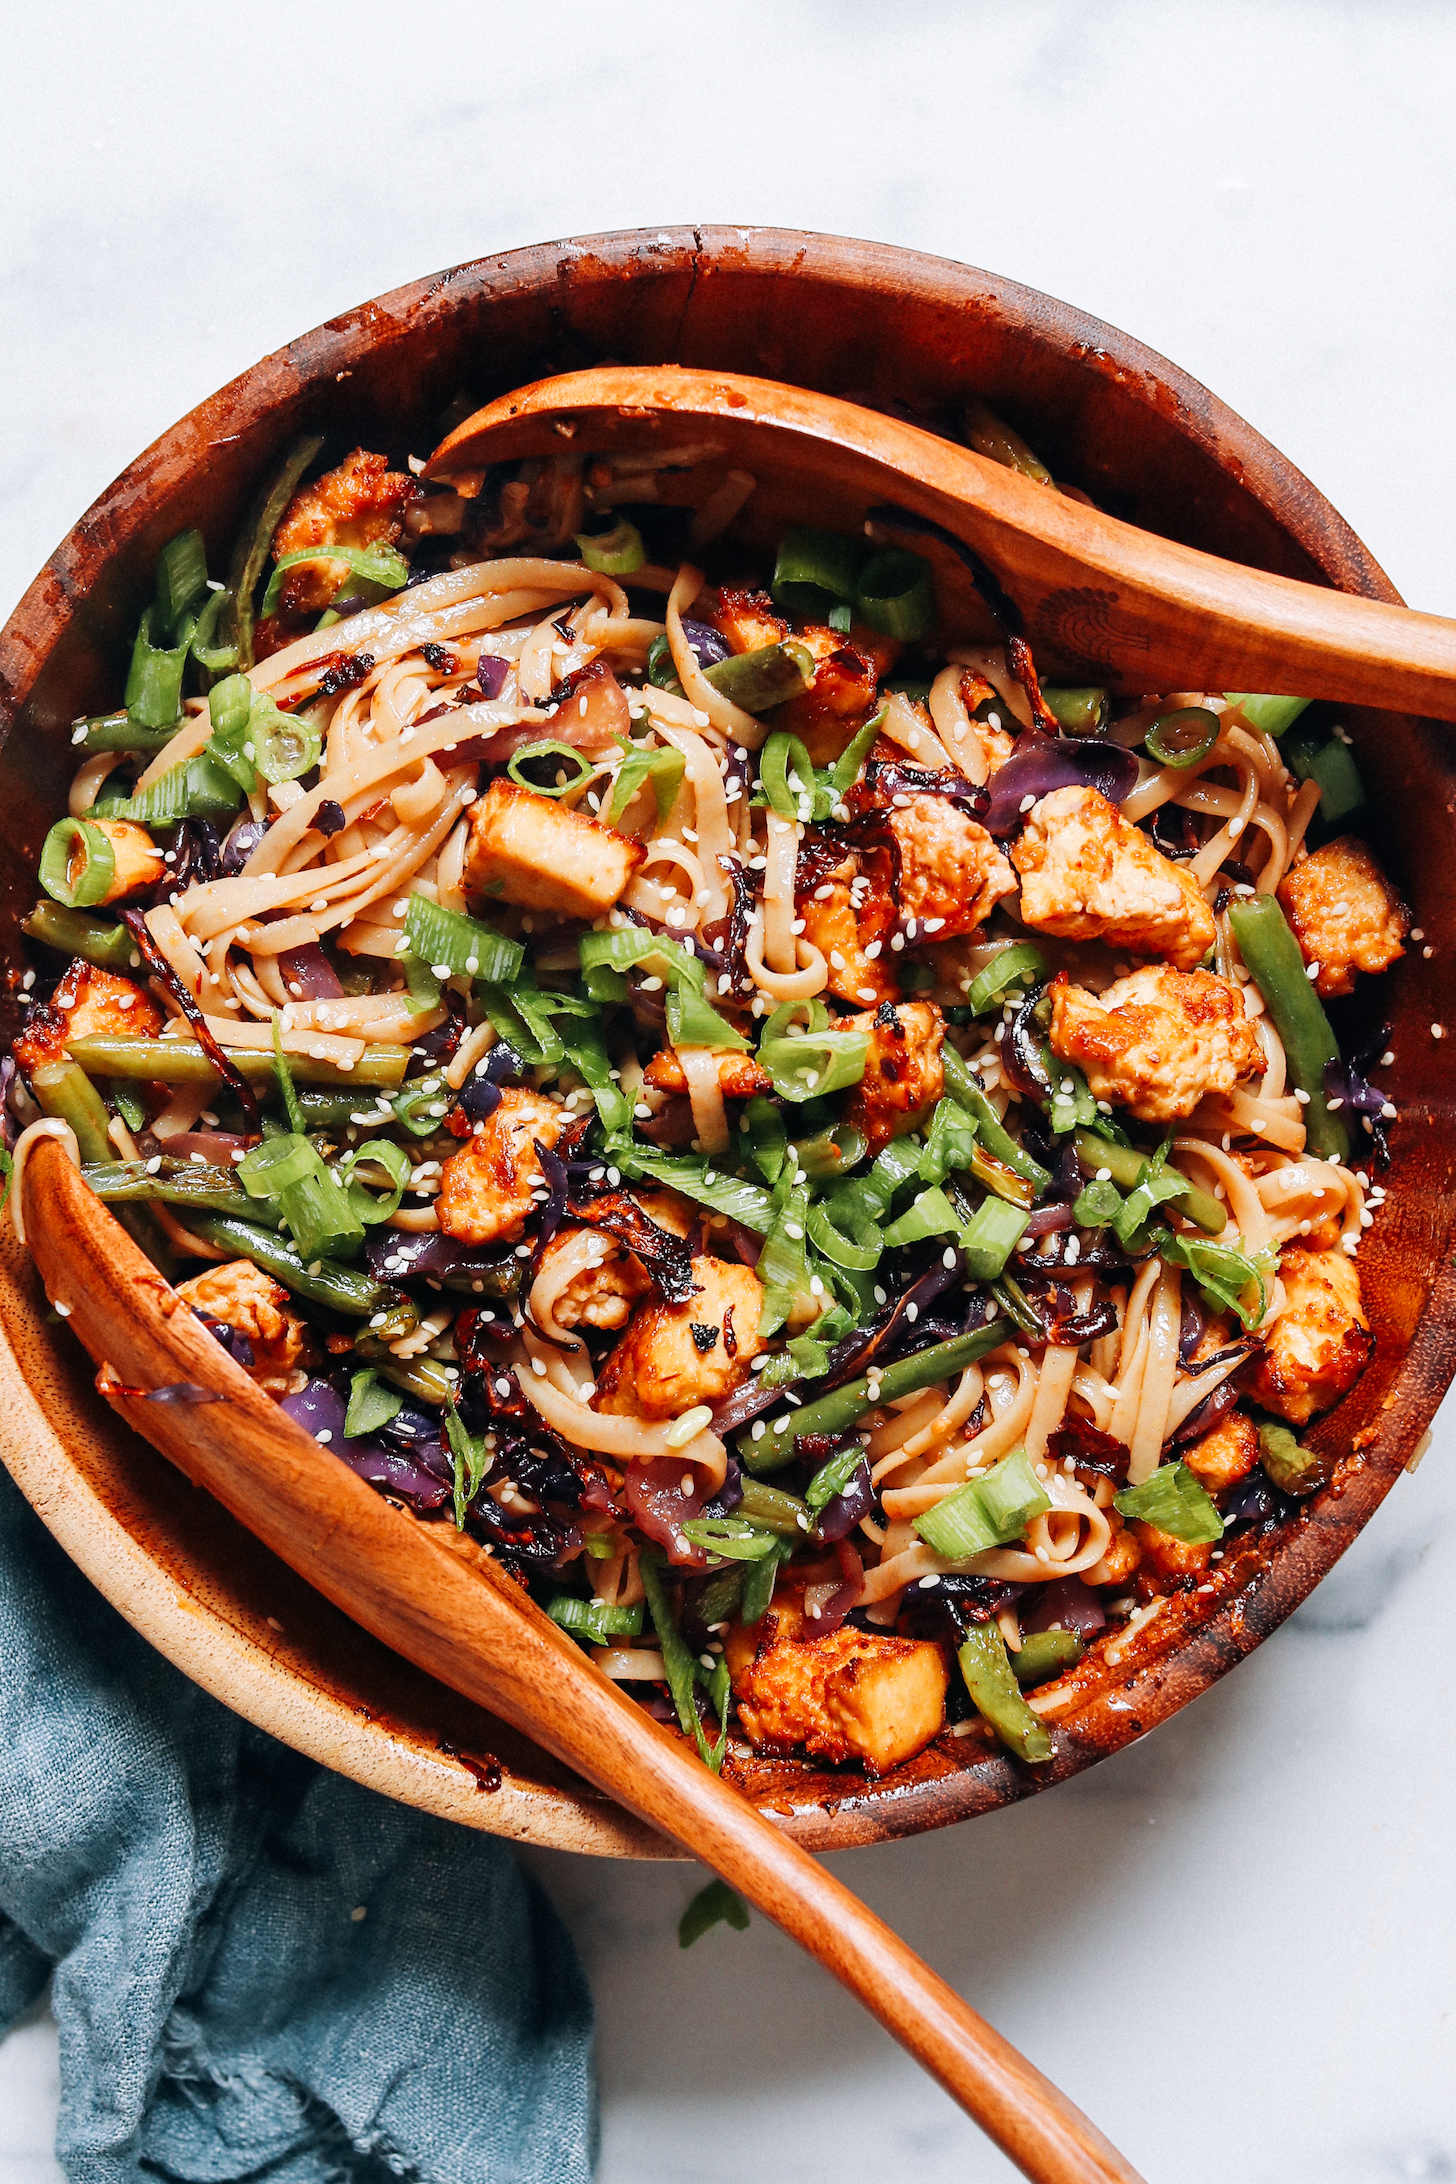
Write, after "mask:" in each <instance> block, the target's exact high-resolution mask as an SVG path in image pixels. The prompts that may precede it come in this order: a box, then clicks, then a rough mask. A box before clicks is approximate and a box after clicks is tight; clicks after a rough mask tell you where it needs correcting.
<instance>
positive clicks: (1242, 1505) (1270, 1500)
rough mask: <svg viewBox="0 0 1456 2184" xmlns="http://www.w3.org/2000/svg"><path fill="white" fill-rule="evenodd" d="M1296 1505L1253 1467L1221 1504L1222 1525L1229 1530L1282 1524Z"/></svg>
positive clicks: (1269, 1479) (1290, 1515)
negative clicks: (1250, 1525)
mask: <svg viewBox="0 0 1456 2184" xmlns="http://www.w3.org/2000/svg"><path fill="white" fill-rule="evenodd" d="M1298 1507H1299V1504H1298V1502H1296V1501H1291V1499H1290V1498H1289V1496H1288V1495H1287V1494H1281V1493H1280V1491H1279V1489H1278V1487H1277V1486H1275V1484H1274V1482H1273V1480H1272V1479H1271V1478H1270V1477H1269V1475H1268V1473H1267V1472H1266V1471H1263V1470H1261V1469H1260V1468H1259V1466H1258V1465H1257V1464H1256V1465H1255V1466H1254V1469H1253V1470H1252V1471H1251V1472H1250V1473H1249V1475H1248V1477H1247V1478H1246V1479H1241V1480H1240V1482H1239V1484H1238V1485H1237V1486H1236V1487H1235V1488H1234V1490H1233V1492H1232V1493H1231V1494H1230V1496H1229V1498H1228V1500H1227V1501H1226V1502H1225V1503H1224V1505H1223V1514H1224V1522H1225V1525H1226V1526H1228V1527H1232V1526H1234V1525H1236V1524H1269V1523H1275V1524H1282V1523H1283V1521H1284V1520H1285V1518H1286V1517H1292V1516H1293V1515H1294V1514H1295V1512H1296V1510H1297V1509H1298Z"/></svg>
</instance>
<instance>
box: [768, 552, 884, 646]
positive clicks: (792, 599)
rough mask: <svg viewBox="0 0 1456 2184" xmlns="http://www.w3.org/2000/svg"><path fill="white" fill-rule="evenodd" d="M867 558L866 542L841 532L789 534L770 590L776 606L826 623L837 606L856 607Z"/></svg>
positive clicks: (776, 566) (779, 557)
mask: <svg viewBox="0 0 1456 2184" xmlns="http://www.w3.org/2000/svg"><path fill="white" fill-rule="evenodd" d="M865 558H866V548H865V546H864V544H863V543H862V541H861V540H859V539H857V538H847V537H845V536H844V535H843V534H842V533H840V532H838V531H816V530H811V529H807V528H803V529H799V530H794V531H786V532H785V533H784V536H783V538H782V539H781V540H780V542H779V550H778V558H777V560H776V561H775V563H774V573H773V582H772V584H771V585H770V587H769V589H770V591H771V592H772V594H773V598H774V603H775V605H777V606H780V607H783V608H785V609H786V610H787V612H788V613H790V614H800V615H803V616H804V617H805V618H806V619H808V620H811V621H813V620H818V621H823V620H824V619H825V618H826V616H827V615H828V614H829V613H830V611H831V610H832V609H833V608H834V607H836V606H841V605H842V606H849V605H852V603H853V601H854V597H855V592H856V590H857V588H858V583H859V573H860V570H861V569H862V568H863V567H864V563H865ZM831 627H833V625H832V624H831Z"/></svg>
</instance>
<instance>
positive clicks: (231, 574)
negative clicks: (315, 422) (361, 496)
mask: <svg viewBox="0 0 1456 2184" xmlns="http://www.w3.org/2000/svg"><path fill="white" fill-rule="evenodd" d="M323 444H324V443H323V439H322V436H315V435H313V434H307V435H305V437H304V438H302V439H299V440H295V441H294V442H293V444H292V446H291V447H289V448H288V449H287V450H286V451H285V453H284V455H283V459H282V461H281V462H280V463H279V465H278V468H277V469H276V470H275V471H274V473H273V475H272V477H271V478H270V479H269V480H268V482H267V483H266V485H265V486H264V487H263V490H262V492H261V493H260V494H259V495H258V498H257V500H256V501H255V502H254V504H253V508H252V512H251V514H250V515H249V517H248V520H247V522H246V523H245V524H244V525H243V528H242V531H241V532H240V534H239V537H238V543H237V547H236V549H235V550H234V553H233V563H232V567H231V569H230V570H229V571H228V590H229V591H230V592H231V593H232V595H233V602H234V605H233V615H234V619H235V623H236V636H237V644H238V665H239V667H242V668H249V667H251V666H252V664H253V594H254V593H255V592H256V590H257V588H258V579H259V577H260V576H261V575H262V574H263V563H264V562H265V561H266V560H267V558H268V548H269V547H270V546H271V545H272V543H273V533H274V532H275V531H276V530H277V528H278V526H279V524H280V523H281V521H282V520H283V511H284V509H285V508H286V507H287V506H288V503H289V502H290V501H291V500H292V498H293V491H294V487H295V486H296V485H297V484H298V481H299V479H300V478H301V477H302V476H303V473H304V472H305V470H307V468H308V466H309V464H310V463H311V462H312V461H313V459H314V457H315V455H317V453H318V451H319V449H320V448H321V447H322V446H323Z"/></svg>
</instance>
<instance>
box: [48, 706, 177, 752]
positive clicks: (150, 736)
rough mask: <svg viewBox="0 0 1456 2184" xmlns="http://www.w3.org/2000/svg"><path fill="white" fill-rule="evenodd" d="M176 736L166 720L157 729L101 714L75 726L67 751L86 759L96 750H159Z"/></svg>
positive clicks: (172, 723) (123, 716) (121, 716)
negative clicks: (70, 749)
mask: <svg viewBox="0 0 1456 2184" xmlns="http://www.w3.org/2000/svg"><path fill="white" fill-rule="evenodd" d="M176 733H177V723H176V721H168V722H167V723H166V724H165V725H164V726H163V727H161V728H143V727H141V726H139V724H138V723H137V722H136V721H134V720H133V719H132V717H131V715H130V713H125V712H123V713H103V714H100V715H99V716H98V717H97V718H96V719H95V720H87V721H78V722H77V723H76V726H75V728H73V729H72V731H71V748H72V750H73V751H74V752H76V753H77V755H78V756H79V755H84V756H86V757H87V758H90V757H92V756H94V754H95V753H96V752H97V751H160V750H161V748H162V746H163V745H164V744H166V743H170V742H171V740H172V738H173V736H175V735H176Z"/></svg>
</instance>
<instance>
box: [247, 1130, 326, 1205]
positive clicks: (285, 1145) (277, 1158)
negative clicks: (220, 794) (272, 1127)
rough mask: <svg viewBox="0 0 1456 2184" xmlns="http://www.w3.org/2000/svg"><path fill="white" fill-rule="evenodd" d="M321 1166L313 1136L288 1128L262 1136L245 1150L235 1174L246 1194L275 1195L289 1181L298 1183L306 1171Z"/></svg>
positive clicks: (307, 1173)
mask: <svg viewBox="0 0 1456 2184" xmlns="http://www.w3.org/2000/svg"><path fill="white" fill-rule="evenodd" d="M322 1166H323V1161H322V1159H321V1157H320V1154H319V1150H318V1147H317V1146H316V1145H315V1144H314V1142H313V1140H312V1139H311V1138H306V1137H298V1136H296V1135H295V1134H294V1133H293V1132H292V1131H289V1132H286V1133H284V1134H283V1135H281V1136H279V1137H270V1138H264V1139H263V1141H262V1143H261V1144H259V1145H255V1146H253V1147H252V1149H251V1150H250V1151H249V1152H247V1153H245V1154H244V1155H243V1158H242V1159H241V1160H240V1161H239V1162H238V1164H237V1178H238V1181H239V1182H240V1183H241V1184H242V1186H243V1189H244V1190H245V1191H246V1192H247V1193H248V1195H249V1197H251V1198H276V1197H277V1196H278V1195H279V1193H280V1191H284V1190H286V1189H287V1188H288V1186H289V1184H290V1183H301V1182H302V1180H303V1178H304V1177H305V1176H306V1175H315V1174H316V1173H317V1172H318V1170H319V1169H320V1168H321V1167H322Z"/></svg>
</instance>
